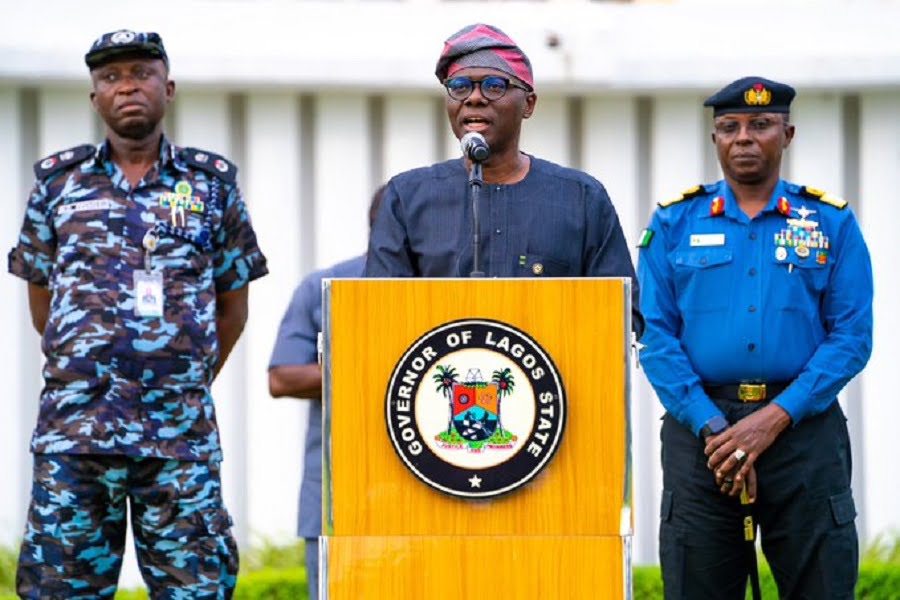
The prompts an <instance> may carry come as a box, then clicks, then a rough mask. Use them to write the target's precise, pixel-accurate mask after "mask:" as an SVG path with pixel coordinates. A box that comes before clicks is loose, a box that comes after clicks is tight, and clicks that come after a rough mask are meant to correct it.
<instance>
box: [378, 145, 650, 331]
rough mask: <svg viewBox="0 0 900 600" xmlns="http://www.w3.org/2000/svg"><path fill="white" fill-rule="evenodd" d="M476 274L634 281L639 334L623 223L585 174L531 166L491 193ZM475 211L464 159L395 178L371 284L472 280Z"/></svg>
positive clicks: (486, 194)
mask: <svg viewBox="0 0 900 600" xmlns="http://www.w3.org/2000/svg"><path fill="white" fill-rule="evenodd" d="M479 206H480V207H481V208H480V212H479V220H480V231H479V240H480V246H481V261H480V267H481V270H482V271H484V273H485V275H486V276H487V277H630V278H631V279H632V308H633V316H632V318H633V321H634V330H635V331H636V332H637V333H638V335H640V332H641V331H642V330H643V322H642V319H641V316H640V312H639V310H638V284H637V279H636V278H635V275H634V267H633V266H632V264H631V256H630V255H629V253H628V245H627V243H626V242H625V236H624V235H623V233H622V227H621V225H620V224H619V217H618V215H617V214H616V210H615V208H614V207H613V204H612V202H611V201H610V199H609V196H608V195H607V193H606V189H605V188H604V187H603V185H602V184H601V183H600V182H599V181H597V180H596V179H594V178H593V177H591V176H590V175H587V174H586V173H583V172H581V171H576V170H575V169H569V168H566V167H562V166H560V165H557V164H554V163H552V162H549V161H546V160H541V159H539V158H534V157H531V168H530V169H529V171H528V174H527V175H526V176H525V178H524V179H522V181H520V182H518V183H514V184H509V185H498V184H491V185H488V184H485V185H484V186H483V187H482V189H481V193H480V196H479ZM472 263H473V252H472V206H471V202H470V201H469V196H468V172H467V170H466V167H465V163H464V162H463V160H462V159H461V158H459V159H454V160H449V161H446V162H442V163H438V164H436V165H432V166H430V167H425V168H421V169H414V170H412V171H407V172H406V173H401V174H400V175H397V176H395V177H394V178H393V179H391V181H390V182H389V183H388V185H387V188H386V189H385V192H384V199H383V200H382V206H381V210H380V211H379V213H378V218H377V219H376V221H375V225H374V227H373V228H372V234H371V236H370V242H369V252H368V260H367V262H366V276H367V277H468V276H469V273H470V272H471V271H472Z"/></svg>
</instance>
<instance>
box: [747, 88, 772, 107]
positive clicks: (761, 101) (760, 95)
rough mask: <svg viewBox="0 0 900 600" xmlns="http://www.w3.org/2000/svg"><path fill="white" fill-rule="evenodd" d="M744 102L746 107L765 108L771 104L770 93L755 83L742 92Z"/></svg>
mask: <svg viewBox="0 0 900 600" xmlns="http://www.w3.org/2000/svg"><path fill="white" fill-rule="evenodd" d="M744 102H746V103H747V106H767V105H768V104H769V103H770V102H772V92H770V91H769V90H767V89H766V88H765V86H764V85H763V84H761V83H757V84H756V85H754V86H753V87H752V88H750V89H749V90H747V91H746V92H744Z"/></svg>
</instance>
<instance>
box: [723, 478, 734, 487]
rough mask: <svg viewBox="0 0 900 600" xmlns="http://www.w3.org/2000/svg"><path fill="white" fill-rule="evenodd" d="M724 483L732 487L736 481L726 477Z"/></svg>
mask: <svg viewBox="0 0 900 600" xmlns="http://www.w3.org/2000/svg"><path fill="white" fill-rule="evenodd" d="M724 485H725V487H731V486H733V485H734V481H732V480H731V479H726V480H725V483H724Z"/></svg>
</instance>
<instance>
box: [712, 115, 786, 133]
mask: <svg viewBox="0 0 900 600" xmlns="http://www.w3.org/2000/svg"><path fill="white" fill-rule="evenodd" d="M787 125H788V124H787V123H786V122H784V121H777V120H775V119H770V118H767V117H761V118H756V119H751V120H750V122H749V123H747V131H748V133H749V135H762V134H764V133H768V131H769V130H770V129H773V128H775V127H779V126H781V127H787ZM713 128H714V130H715V132H716V135H718V136H721V137H732V136H735V135H737V134H738V132H739V131H740V130H741V124H740V123H739V122H737V121H735V120H730V119H729V120H723V121H721V122H719V123H716V124H715V125H714V126H713Z"/></svg>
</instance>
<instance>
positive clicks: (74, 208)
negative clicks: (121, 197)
mask: <svg viewBox="0 0 900 600" xmlns="http://www.w3.org/2000/svg"><path fill="white" fill-rule="evenodd" d="M110 208H112V202H111V201H110V200H109V199H108V198H103V199H100V200H82V201H81V202H69V203H67V204H63V205H61V206H60V207H59V208H57V209H56V212H58V213H59V214H61V215H68V214H71V213H77V212H81V211H83V210H109V209H110Z"/></svg>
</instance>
